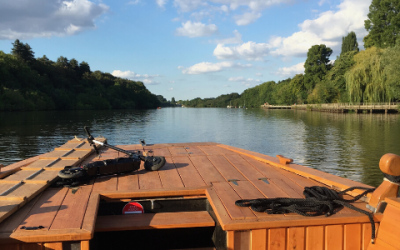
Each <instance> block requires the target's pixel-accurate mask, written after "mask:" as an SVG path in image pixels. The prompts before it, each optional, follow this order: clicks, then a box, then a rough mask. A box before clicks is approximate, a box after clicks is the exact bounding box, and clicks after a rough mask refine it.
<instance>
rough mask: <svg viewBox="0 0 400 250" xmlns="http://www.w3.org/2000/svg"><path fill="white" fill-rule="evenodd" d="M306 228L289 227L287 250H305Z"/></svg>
mask: <svg viewBox="0 0 400 250" xmlns="http://www.w3.org/2000/svg"><path fill="white" fill-rule="evenodd" d="M304 236H305V228H304V227H289V228H288V230H287V237H286V238H287V248H286V249H287V250H304V246H305V244H304V243H305V237H304Z"/></svg>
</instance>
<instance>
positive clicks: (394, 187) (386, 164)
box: [367, 154, 400, 212]
mask: <svg viewBox="0 0 400 250" xmlns="http://www.w3.org/2000/svg"><path fill="white" fill-rule="evenodd" d="M379 168H380V169H381V171H382V172H383V173H385V174H388V175H391V176H400V156H398V155H395V154H385V155H384V156H382V158H381V160H380V161H379ZM398 192H399V183H394V182H391V181H389V180H388V179H386V178H384V179H383V182H382V184H381V185H380V186H379V187H378V188H377V189H375V191H374V192H373V193H372V196H371V199H370V200H369V202H368V205H367V207H368V208H369V209H370V210H372V211H373V212H378V211H380V208H381V206H382V205H383V203H384V200H385V198H386V197H394V198H396V197H397V193H398Z"/></svg>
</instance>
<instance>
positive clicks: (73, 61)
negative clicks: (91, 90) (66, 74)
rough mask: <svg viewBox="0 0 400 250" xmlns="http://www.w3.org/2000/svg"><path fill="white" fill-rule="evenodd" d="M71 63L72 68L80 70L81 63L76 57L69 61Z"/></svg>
mask: <svg viewBox="0 0 400 250" xmlns="http://www.w3.org/2000/svg"><path fill="white" fill-rule="evenodd" d="M69 65H70V67H71V69H73V70H79V63H78V61H77V60H76V59H75V58H72V59H71V60H70V61H69Z"/></svg>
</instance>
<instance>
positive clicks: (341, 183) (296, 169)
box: [217, 144, 373, 196]
mask: <svg viewBox="0 0 400 250" xmlns="http://www.w3.org/2000/svg"><path fill="white" fill-rule="evenodd" d="M217 146H218V147H223V148H226V149H229V150H232V151H233V152H236V153H240V154H243V155H247V156H249V157H252V158H253V159H256V160H258V161H261V162H264V163H268V164H271V165H272V166H275V167H279V168H282V169H286V170H288V171H290V172H293V173H296V174H299V175H301V176H305V177H308V178H311V179H314V180H316V181H319V182H321V183H324V184H326V185H328V186H335V187H337V188H339V189H340V190H344V189H347V188H349V187H353V186H363V187H367V188H373V187H372V186H368V185H365V184H363V183H360V182H356V181H352V180H349V179H346V178H342V177H339V176H335V175H332V174H328V173H325V172H322V171H319V170H316V169H312V168H308V167H304V166H301V165H297V164H285V165H283V164H280V163H279V160H278V159H277V158H275V157H271V156H267V155H263V154H260V153H256V152H252V151H249V150H245V149H240V148H235V147H232V146H228V145H222V144H219V145H217ZM362 192H363V191H362V190H354V191H352V195H353V196H354V195H357V194H360V193H362Z"/></svg>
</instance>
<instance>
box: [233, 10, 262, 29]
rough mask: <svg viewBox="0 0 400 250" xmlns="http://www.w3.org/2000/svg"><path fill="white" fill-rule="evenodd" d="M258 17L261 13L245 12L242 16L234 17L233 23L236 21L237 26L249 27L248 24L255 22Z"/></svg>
mask: <svg viewBox="0 0 400 250" xmlns="http://www.w3.org/2000/svg"><path fill="white" fill-rule="evenodd" d="M260 17H261V13H257V12H247V13H244V14H242V15H236V16H235V21H236V24H237V25H239V26H243V25H249V24H251V23H253V22H255V21H256V20H257V19H258V18H260Z"/></svg>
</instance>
